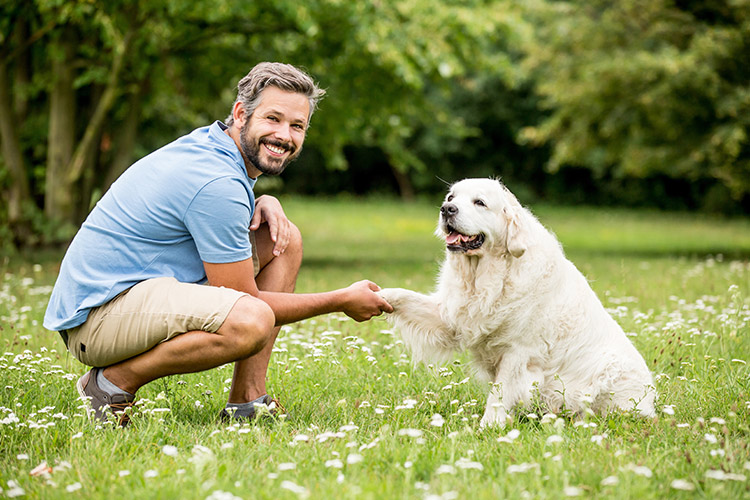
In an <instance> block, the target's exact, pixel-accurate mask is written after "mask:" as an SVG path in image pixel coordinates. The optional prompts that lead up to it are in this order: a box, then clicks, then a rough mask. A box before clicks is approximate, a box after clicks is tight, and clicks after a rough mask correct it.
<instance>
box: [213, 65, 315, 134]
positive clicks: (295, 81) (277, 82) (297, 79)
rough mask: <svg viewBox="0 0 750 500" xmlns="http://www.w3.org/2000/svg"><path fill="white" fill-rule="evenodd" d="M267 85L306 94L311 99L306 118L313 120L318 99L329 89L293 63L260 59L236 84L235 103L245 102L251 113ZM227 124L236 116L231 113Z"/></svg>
mask: <svg viewBox="0 0 750 500" xmlns="http://www.w3.org/2000/svg"><path fill="white" fill-rule="evenodd" d="M266 87H276V88H279V89H281V90H285V91H287V92H297V93H299V94H303V95H304V96H305V97H307V100H308V102H309V103H310V115H309V116H308V118H307V122H308V123H309V122H310V118H312V115H313V113H314V112H315V109H316V108H317V106H318V102H319V101H320V100H321V99H322V98H323V96H324V95H325V93H326V91H325V90H323V89H321V88H319V87H318V86H317V85H316V84H315V82H314V81H313V79H312V78H311V77H310V75H308V74H307V73H305V72H304V71H302V70H301V69H299V68H296V67H294V66H292V65H291V64H284V63H276V62H262V63H258V64H257V65H255V67H253V69H251V70H250V72H249V73H248V74H247V75H246V76H245V77H244V78H243V79H242V80H240V81H239V83H238V84H237V98H236V99H235V100H234V104H232V109H234V106H235V104H237V103H238V102H241V103H242V106H243V108H244V109H245V112H246V113H247V114H248V116H250V115H252V114H253V112H254V111H255V109H256V108H257V107H258V105H259V104H260V99H261V92H263V90H265V89H266ZM226 124H227V126H229V127H231V126H232V124H234V117H233V116H232V113H229V117H228V118H227V120H226Z"/></svg>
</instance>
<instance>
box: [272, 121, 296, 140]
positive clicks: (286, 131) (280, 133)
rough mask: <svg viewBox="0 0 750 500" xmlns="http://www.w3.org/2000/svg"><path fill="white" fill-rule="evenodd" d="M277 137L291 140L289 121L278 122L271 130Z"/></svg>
mask: <svg viewBox="0 0 750 500" xmlns="http://www.w3.org/2000/svg"><path fill="white" fill-rule="evenodd" d="M273 135H274V136H276V138H277V139H279V140H281V141H284V142H291V141H292V127H291V125H290V124H289V123H279V124H278V125H277V126H276V129H275V130H274V132H273Z"/></svg>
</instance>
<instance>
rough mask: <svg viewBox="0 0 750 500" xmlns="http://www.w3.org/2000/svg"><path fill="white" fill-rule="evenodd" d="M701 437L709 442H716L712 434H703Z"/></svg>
mask: <svg viewBox="0 0 750 500" xmlns="http://www.w3.org/2000/svg"><path fill="white" fill-rule="evenodd" d="M703 438H704V439H705V440H706V441H708V442H709V443H711V444H716V443H717V442H718V440H717V439H716V436H714V435H713V434H705V435H704V436H703Z"/></svg>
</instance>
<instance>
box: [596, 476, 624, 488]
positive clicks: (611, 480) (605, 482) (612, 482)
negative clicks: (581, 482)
mask: <svg viewBox="0 0 750 500" xmlns="http://www.w3.org/2000/svg"><path fill="white" fill-rule="evenodd" d="M619 482H620V480H619V479H618V478H617V476H607V477H605V478H604V479H602V480H601V482H600V483H599V484H600V485H602V486H617V484H619Z"/></svg>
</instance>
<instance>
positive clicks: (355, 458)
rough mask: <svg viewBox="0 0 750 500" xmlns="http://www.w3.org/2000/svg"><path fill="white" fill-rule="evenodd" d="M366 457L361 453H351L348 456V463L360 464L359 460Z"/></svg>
mask: <svg viewBox="0 0 750 500" xmlns="http://www.w3.org/2000/svg"><path fill="white" fill-rule="evenodd" d="M363 460H364V458H363V457H362V455H360V454H359V453H349V455H347V457H346V463H347V464H348V465H352V464H358V463H359V462H361V461H363Z"/></svg>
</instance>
